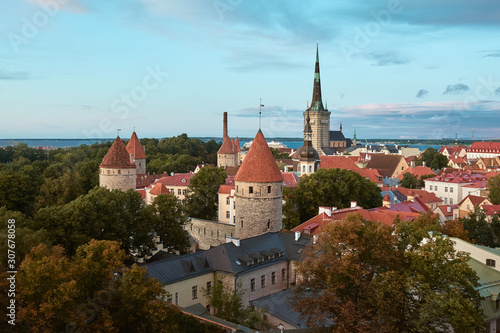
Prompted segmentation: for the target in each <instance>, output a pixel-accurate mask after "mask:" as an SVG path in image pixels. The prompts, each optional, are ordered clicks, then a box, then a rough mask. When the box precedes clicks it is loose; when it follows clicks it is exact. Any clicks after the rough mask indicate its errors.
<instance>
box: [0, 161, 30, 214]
mask: <svg viewBox="0 0 500 333" xmlns="http://www.w3.org/2000/svg"><path fill="white" fill-rule="evenodd" d="M37 192H38V186H37V183H36V182H35V181H33V180H32V179H31V178H30V176H29V175H28V174H27V173H25V172H23V171H17V172H15V171H10V170H2V171H0V206H6V207H7V209H9V210H13V211H20V212H23V213H24V214H26V215H28V216H29V215H30V214H31V213H32V212H33V209H34V207H35V197H36V195H37Z"/></svg>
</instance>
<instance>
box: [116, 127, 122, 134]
mask: <svg viewBox="0 0 500 333" xmlns="http://www.w3.org/2000/svg"><path fill="white" fill-rule="evenodd" d="M120 131H121V129H120V128H119V129H117V130H116V136H120Z"/></svg>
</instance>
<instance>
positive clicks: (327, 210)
mask: <svg viewBox="0 0 500 333" xmlns="http://www.w3.org/2000/svg"><path fill="white" fill-rule="evenodd" d="M322 213H325V214H326V215H328V217H331V216H332V209H331V208H330V207H319V214H322Z"/></svg>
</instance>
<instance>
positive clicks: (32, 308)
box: [17, 240, 220, 332]
mask: <svg viewBox="0 0 500 333" xmlns="http://www.w3.org/2000/svg"><path fill="white" fill-rule="evenodd" d="M124 258H125V253H124V251H123V250H121V249H120V245H119V244H118V243H117V242H111V241H95V240H92V241H90V242H89V243H88V244H85V245H82V246H80V247H79V248H78V249H77V251H76V254H75V255H74V256H73V257H68V256H67V255H65V253H64V248H63V247H61V246H54V247H48V246H46V245H44V244H42V245H39V246H37V247H35V248H33V250H32V251H31V252H30V254H29V255H27V257H26V259H25V261H24V262H23V264H22V266H21V267H20V270H19V272H18V301H19V305H18V321H17V327H18V328H19V330H20V331H23V330H24V331H28V330H29V331H30V332H62V331H65V332H219V331H220V330H219V329H217V328H216V327H212V326H205V325H203V324H201V323H200V322H199V321H197V320H196V319H194V318H192V317H188V316H186V315H183V314H182V313H181V312H180V311H179V310H178V309H177V308H174V307H171V306H168V305H167V303H165V302H164V301H162V300H161V298H163V297H165V291H164V289H163V288H162V286H161V284H160V283H159V282H158V281H157V280H156V279H151V278H150V277H149V276H148V275H147V273H146V270H145V269H144V268H140V267H137V265H133V266H132V267H131V268H123V267H124Z"/></svg>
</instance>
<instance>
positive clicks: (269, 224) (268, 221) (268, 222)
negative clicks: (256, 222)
mask: <svg viewBox="0 0 500 333" xmlns="http://www.w3.org/2000/svg"><path fill="white" fill-rule="evenodd" d="M269 228H271V220H269V219H268V220H267V230H269Z"/></svg>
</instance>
